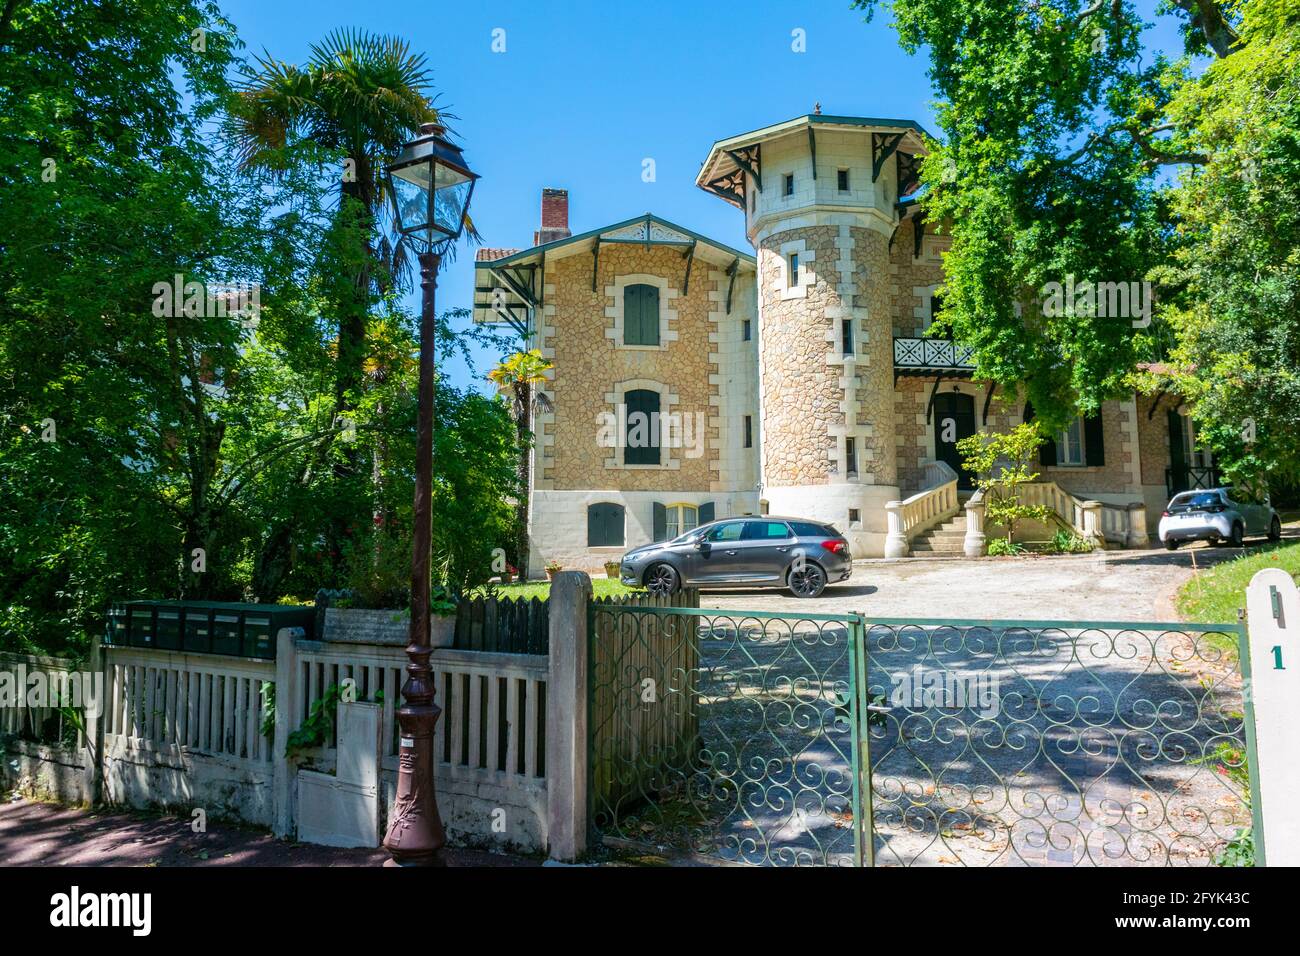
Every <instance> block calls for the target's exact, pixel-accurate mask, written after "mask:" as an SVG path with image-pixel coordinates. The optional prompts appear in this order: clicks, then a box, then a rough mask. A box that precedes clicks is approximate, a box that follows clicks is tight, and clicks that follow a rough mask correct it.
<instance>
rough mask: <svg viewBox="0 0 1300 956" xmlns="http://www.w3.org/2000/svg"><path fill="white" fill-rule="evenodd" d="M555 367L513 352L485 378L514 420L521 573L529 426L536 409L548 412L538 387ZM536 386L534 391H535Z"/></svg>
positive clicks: (522, 568)
mask: <svg viewBox="0 0 1300 956" xmlns="http://www.w3.org/2000/svg"><path fill="white" fill-rule="evenodd" d="M552 368H554V366H553V365H552V364H551V363H550V362H548V361H546V359H544V358H542V353H541V351H540V350H538V349H530V350H528V351H527V352H515V353H514V354H513V355H510V356H508V357H506V358H505V359H503V360H502V361H501V362H500V363H498V364H497V366H496V367H495V368H493V369H492V371H490V372H488V379H489V380H490V381H491V382H492V384H494V385H496V386H497V388H499V389H501V390H502V391H508V392H509V393H510V397H511V402H510V414H511V415H512V416H513V417H514V420H515V445H516V448H517V452H516V454H517V456H518V466H517V475H518V484H519V495H518V497H517V498H516V499H515V520H514V534H513V542H512V550H513V552H514V553H513V554H512V555H511V557H512V558H513V559H514V562H515V566H516V567H517V568H518V569H519V573H520V574H524V575H526V574H527V573H528V523H529V513H528V512H529V501H528V488H529V474H528V473H529V462H530V460H531V455H532V446H533V435H532V431H531V430H530V429H529V427H528V423H529V422H530V421H531V420H532V416H533V415H534V414H535V413H537V412H539V411H549V410H550V408H551V402H550V399H549V398H547V397H546V393H545V392H542V391H540V387H541V386H542V385H543V384H545V383H546V381H547V379H546V373H547V372H548V371H550V370H551V369H552ZM535 389H537V391H534V390H535Z"/></svg>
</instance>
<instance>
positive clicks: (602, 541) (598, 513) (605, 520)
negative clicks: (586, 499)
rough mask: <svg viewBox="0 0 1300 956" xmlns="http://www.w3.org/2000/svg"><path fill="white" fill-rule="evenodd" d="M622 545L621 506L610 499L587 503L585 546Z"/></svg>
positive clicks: (609, 546)
mask: <svg viewBox="0 0 1300 956" xmlns="http://www.w3.org/2000/svg"><path fill="white" fill-rule="evenodd" d="M622 546H623V506H622V505H618V504H614V502H612V501H599V502H597V503H596V504H592V505H587V547H589V548H615V547H618V548H621V547H622Z"/></svg>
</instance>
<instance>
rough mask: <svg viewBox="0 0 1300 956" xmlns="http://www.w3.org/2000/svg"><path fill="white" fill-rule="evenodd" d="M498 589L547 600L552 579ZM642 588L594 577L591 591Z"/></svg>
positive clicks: (613, 593)
mask: <svg viewBox="0 0 1300 956" xmlns="http://www.w3.org/2000/svg"><path fill="white" fill-rule="evenodd" d="M494 587H495V588H496V591H497V593H498V594H499V595H501V597H504V598H509V599H510V600H512V601H513V600H517V599H518V598H527V599H529V600H531V599H532V598H541V599H542V600H543V601H545V600H546V599H547V598H548V597H550V596H551V582H550V581H521V582H519V583H516V584H497V585H494ZM641 591H642V589H641V588H630V587H627V586H626V585H624V584H621V583H620V582H619V581H618V580H616V579H615V578H592V579H591V593H592V596H593V597H598V598H599V597H622V596H623V595H624V594H636V593H641ZM483 593H484V592H483V590H482V589H479V590H477V591H475V592H473V595H474V596H475V597H478V596H481V595H482V594H483Z"/></svg>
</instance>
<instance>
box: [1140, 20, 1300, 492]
mask: <svg viewBox="0 0 1300 956" xmlns="http://www.w3.org/2000/svg"><path fill="white" fill-rule="evenodd" d="M1239 32H1240V36H1239V42H1238V45H1237V46H1236V48H1235V52H1234V53H1233V54H1232V56H1229V57H1226V58H1221V59H1218V60H1216V61H1214V62H1213V63H1211V64H1210V65H1209V67H1208V68H1207V69H1206V71H1205V73H1204V75H1203V76H1201V77H1200V78H1198V80H1197V81H1196V82H1193V83H1188V84H1185V85H1184V86H1182V87H1181V88H1180V89H1179V90H1178V92H1177V94H1176V95H1175V96H1174V98H1173V100H1172V101H1171V103H1170V107H1169V113H1170V116H1171V117H1172V119H1173V121H1174V122H1175V123H1177V124H1178V126H1179V127H1180V128H1185V129H1187V130H1189V134H1188V137H1189V141H1190V145H1191V147H1192V148H1194V149H1195V150H1197V151H1198V152H1200V153H1202V154H1204V155H1205V156H1206V157H1207V162H1206V163H1205V164H1203V165H1201V166H1198V167H1196V169H1195V171H1194V172H1193V173H1190V174H1188V175H1185V176H1183V177H1182V179H1181V180H1180V181H1179V183H1178V187H1177V188H1176V189H1174V190H1173V191H1172V193H1171V196H1170V206H1171V212H1172V214H1173V216H1174V217H1175V221H1176V223H1177V226H1178V235H1179V237H1180V241H1179V243H1178V244H1177V248H1176V251H1175V254H1174V257H1173V261H1172V262H1171V263H1170V264H1169V265H1168V266H1167V267H1166V268H1165V269H1164V270H1163V271H1162V273H1161V279H1162V285H1163V286H1167V287H1169V288H1171V289H1173V290H1176V294H1175V295H1173V296H1171V297H1170V300H1169V304H1168V307H1167V308H1166V309H1165V310H1164V319H1165V321H1166V322H1167V323H1168V324H1169V326H1170V327H1171V328H1172V329H1173V331H1174V332H1175V336H1176V337H1175V347H1174V348H1173V349H1171V351H1170V355H1169V359H1170V361H1169V363H1168V365H1167V367H1166V370H1167V372H1168V378H1167V379H1166V380H1165V381H1161V382H1157V383H1154V384H1156V385H1167V384H1172V385H1173V387H1174V388H1175V389H1176V391H1178V392H1179V393H1181V394H1182V395H1183V396H1184V397H1186V398H1187V399H1189V400H1190V401H1189V405H1190V407H1191V410H1192V416H1193V418H1194V419H1195V420H1196V423H1197V426H1198V427H1197V430H1198V434H1200V435H1201V436H1202V438H1203V439H1205V440H1207V441H1208V442H1209V444H1210V445H1211V446H1212V447H1213V448H1214V449H1215V450H1216V452H1217V453H1218V456H1219V460H1220V463H1221V464H1223V465H1226V466H1227V469H1228V471H1229V472H1230V473H1231V475H1232V476H1233V477H1234V478H1235V479H1242V478H1249V477H1267V478H1271V479H1272V480H1273V481H1274V482H1275V483H1276V482H1277V481H1278V479H1283V480H1286V479H1292V480H1293V479H1294V478H1295V477H1296V476H1297V475H1300V442H1298V441H1297V440H1296V436H1297V435H1300V4H1298V3H1296V2H1295V0H1289V2H1282V0H1252V2H1250V3H1248V4H1244V5H1243V7H1242V18H1241V23H1240V31H1239Z"/></svg>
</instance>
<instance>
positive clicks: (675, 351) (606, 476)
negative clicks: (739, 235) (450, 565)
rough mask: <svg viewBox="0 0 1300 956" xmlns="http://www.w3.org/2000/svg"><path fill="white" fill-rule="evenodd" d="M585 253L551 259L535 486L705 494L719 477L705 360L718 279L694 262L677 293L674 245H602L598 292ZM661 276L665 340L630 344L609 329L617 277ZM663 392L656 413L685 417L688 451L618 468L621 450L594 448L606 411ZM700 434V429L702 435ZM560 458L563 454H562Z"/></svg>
mask: <svg viewBox="0 0 1300 956" xmlns="http://www.w3.org/2000/svg"><path fill="white" fill-rule="evenodd" d="M591 269H592V261H591V257H590V256H589V255H572V256H567V257H565V258H563V259H559V260H557V261H556V262H555V263H554V264H553V266H551V268H550V270H549V272H548V275H547V294H546V298H545V300H544V305H545V306H546V307H548V308H547V327H546V329H545V333H546V334H545V336H544V338H543V345H544V348H545V351H544V354H546V355H547V357H548V358H549V359H550V360H551V361H552V362H553V363H554V365H555V369H554V372H553V375H552V384H551V399H552V402H553V404H554V406H555V408H554V412H553V413H552V414H551V415H549V416H546V417H545V419H544V420H543V421H542V422H540V423H539V424H540V425H541V426H542V427H541V430H540V433H541V436H542V439H541V440H539V441H538V443H537V447H538V448H539V449H544V450H545V451H548V452H550V454H545V453H544V454H543V455H542V458H541V471H540V477H539V480H538V482H537V487H539V488H545V489H548V490H556V491H574V490H582V489H589V488H611V487H617V488H621V489H624V490H629V491H670V490H677V489H687V488H697V489H708V488H710V487H711V485H712V484H713V482H714V481H715V478H716V467H717V465H718V458H719V450H718V447H717V439H718V437H719V425H718V422H717V421H716V412H715V407H716V406H717V404H718V401H717V400H718V399H719V386H718V383H717V381H716V376H717V374H718V364H717V361H716V358H715V357H714V356H712V355H711V352H712V351H713V349H712V347H711V344H710V337H709V333H710V312H711V310H712V309H713V308H714V306H713V303H712V300H711V298H710V296H711V294H716V293H717V292H718V288H717V285H718V283H717V280H716V278H712V277H710V275H709V269H708V267H707V265H705V264H703V263H698V262H697V263H696V264H695V268H693V270H692V275H691V281H690V288H689V290H688V292H687V293H686V294H684V295H683V294H681V292H680V289H681V287H682V284H683V280H684V277H685V262H684V260H683V256H682V253H681V251H680V250H679V249H675V248H672V247H666V246H651V247H650V248H649V249H646V248H644V247H642V246H636V245H631V244H617V245H616V244H604V245H602V246H601V250H600V259H599V266H598V272H597V276H596V291H595V292H593V291H592V290H591ZM628 276H637V277H642V276H645V277H657V278H659V279H661V280H662V282H663V285H662V287H661V289H660V309H661V310H663V311H664V312H666V313H667V326H668V331H669V332H671V333H674V336H673V338H672V339H671V340H668V341H664V337H662V336H661V347H659V348H654V347H627V346H624V345H623V344H622V341H621V338H618V337H615V336H614V335H612V334H610V333H613V332H615V331H616V328H615V326H616V323H615V313H616V311H617V305H616V297H617V296H618V295H620V294H621V289H622V285H621V284H619V281H618V280H619V279H620V278H621V277H628ZM632 388H648V389H651V390H654V391H658V392H660V411H661V412H663V413H673V414H677V415H680V416H682V417H683V420H686V419H689V423H690V427H689V428H688V429H686V430H684V432H683V435H684V437H685V438H686V439H687V444H689V446H691V447H679V448H671V449H670V448H665V449H661V459H660V464H659V465H632V466H627V465H623V463H622V450H621V449H618V448H609V447H602V446H601V445H600V444H599V443H598V438H599V437H600V436H599V431H600V427H601V422H602V418H601V416H602V415H604V414H613V415H617V412H618V405H619V403H620V401H621V395H622V393H623V392H624V391H626V390H630V389H632ZM699 429H702V431H700V430H699ZM561 452H562V453H561Z"/></svg>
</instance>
